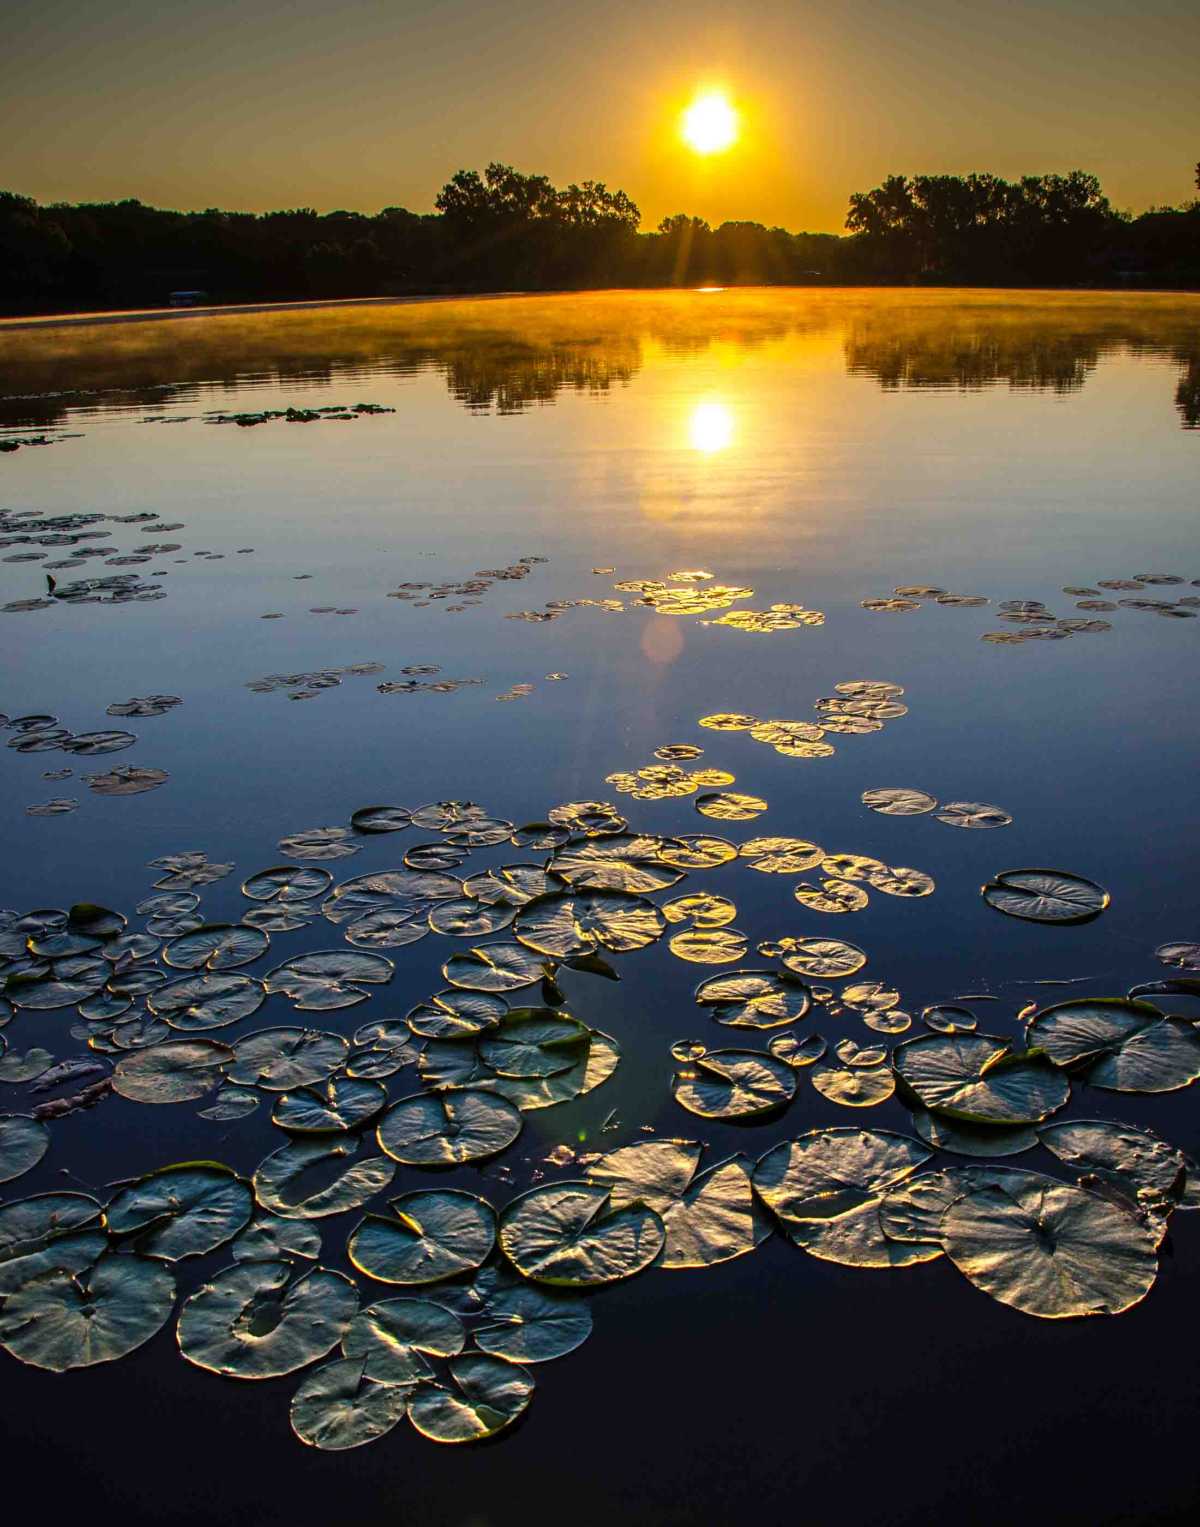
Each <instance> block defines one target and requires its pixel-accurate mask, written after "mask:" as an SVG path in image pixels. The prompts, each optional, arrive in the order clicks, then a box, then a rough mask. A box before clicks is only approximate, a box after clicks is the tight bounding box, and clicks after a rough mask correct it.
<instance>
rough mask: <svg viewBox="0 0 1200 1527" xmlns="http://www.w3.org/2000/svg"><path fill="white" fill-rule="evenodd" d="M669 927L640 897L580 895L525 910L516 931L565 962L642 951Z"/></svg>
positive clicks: (548, 899)
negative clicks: (599, 954) (604, 953)
mask: <svg viewBox="0 0 1200 1527" xmlns="http://www.w3.org/2000/svg"><path fill="white" fill-rule="evenodd" d="M666 926H667V920H666V918H665V917H664V916H663V915H662V913H661V912H660V911H659V909H658V908H657V907H656V906H655V905H654V903H653V902H650V901H647V900H646V899H645V898H644V897H642V896H633V895H630V894H628V893H627V892H625V891H607V890H581V891H571V892H567V891H560V892H557V893H552V894H550V895H548V896H538V897H536V898H535V899H534V900H533V901H531V902H529V903H528V904H527V905H526V906H524V907H522V908H521V911H520V912H519V913H518V915H517V919H516V922H515V923H514V924H513V931H514V933H515V934H516V936H517V939H518V940H519V942H520V943H522V944H524V945H525V946H526V947H527V948H529V949H532V950H534V951H535V953H537V954H541V955H549V956H551V957H553V958H555V959H564V958H568V957H571V956H575V955H583V954H592V953H595V952H596V951H598V950H611V951H614V952H617V953H625V952H627V951H629V950H633V949H644V948H645V947H646V945H647V944H652V943H653V942H654V941H655V939H657V938H659V937H660V936H661V934H662V932H663V930H664V929H665V928H666ZM447 979H448V980H449V979H451V977H449V976H447Z"/></svg>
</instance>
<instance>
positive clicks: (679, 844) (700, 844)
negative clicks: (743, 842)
mask: <svg viewBox="0 0 1200 1527" xmlns="http://www.w3.org/2000/svg"><path fill="white" fill-rule="evenodd" d="M737 856H738V851H737V848H736V847H735V846H734V844H732V843H730V842H728V841H727V840H726V839H725V838H709V837H706V836H704V834H702V833H701V834H695V833H684V834H682V835H681V836H680V837H677V838H664V839H663V846H662V849H661V850H660V857H661V859H662V860H663V863H664V864H670V865H672V866H673V867H674V868H675V869H677V870H711V869H716V868H717V866H718V865H721V864H728V863H729V862H730V861H731V860H733V859H736V858H737Z"/></svg>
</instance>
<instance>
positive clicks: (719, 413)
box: [688, 401, 733, 456]
mask: <svg viewBox="0 0 1200 1527" xmlns="http://www.w3.org/2000/svg"><path fill="white" fill-rule="evenodd" d="M688 433H689V436H690V438H691V442H692V449H693V450H695V451H703V452H704V454H705V455H706V456H711V455H713V454H714V453H715V452H716V451H726V450H728V449H729V447H730V446H731V445H732V444H733V412H732V410H731V409H730V408H729V406H728V404H725V403H718V402H713V401H709V402H706V403H697V404H696V406H695V408H694V409H693V410H692V414H691V418H690V419H689V421H688Z"/></svg>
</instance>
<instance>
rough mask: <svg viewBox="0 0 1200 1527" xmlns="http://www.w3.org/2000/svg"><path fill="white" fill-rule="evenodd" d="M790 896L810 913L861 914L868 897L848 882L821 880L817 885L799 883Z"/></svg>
mask: <svg viewBox="0 0 1200 1527" xmlns="http://www.w3.org/2000/svg"><path fill="white" fill-rule="evenodd" d="M792 895H793V896H794V897H795V898H796V900H797V901H798V902H799V903H800V905H801V906H802V907H807V908H808V910H809V911H810V912H832V913H835V914H836V913H841V912H861V911H862V909H863V908H864V907H865V906H866V905H867V903H868V901H869V900H870V897H869V896H868V895H867V893H866V891H864V890H863V888H862V886H860V885H854V884H853V882H851V881H849V880H822V881H821V882H820V884H818V885H810V884H809V883H808V882H807V881H803V880H802V881H801V882H800V884H799V885H798V886H796V887H795V889H794V890H793V891H792Z"/></svg>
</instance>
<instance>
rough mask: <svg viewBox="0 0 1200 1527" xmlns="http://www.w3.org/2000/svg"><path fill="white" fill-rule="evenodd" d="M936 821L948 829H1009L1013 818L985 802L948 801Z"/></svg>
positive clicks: (1001, 809) (999, 808)
mask: <svg viewBox="0 0 1200 1527" xmlns="http://www.w3.org/2000/svg"><path fill="white" fill-rule="evenodd" d="M936 820H937V821H939V822H945V823H946V825H947V826H948V827H977V828H978V827H1007V826H1008V825H1009V824H1010V823H1011V821H1012V817H1011V816H1010V815H1009V814H1008V812H1007V811H1005V810H1004V809H1003V808H1002V807H1000V806H989V805H987V804H986V803H984V802H983V801H947V802H946V803H945V804H944V805H943V806H942V808H941V810H940V811H939V812H938V814H937V818H936Z"/></svg>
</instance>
